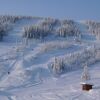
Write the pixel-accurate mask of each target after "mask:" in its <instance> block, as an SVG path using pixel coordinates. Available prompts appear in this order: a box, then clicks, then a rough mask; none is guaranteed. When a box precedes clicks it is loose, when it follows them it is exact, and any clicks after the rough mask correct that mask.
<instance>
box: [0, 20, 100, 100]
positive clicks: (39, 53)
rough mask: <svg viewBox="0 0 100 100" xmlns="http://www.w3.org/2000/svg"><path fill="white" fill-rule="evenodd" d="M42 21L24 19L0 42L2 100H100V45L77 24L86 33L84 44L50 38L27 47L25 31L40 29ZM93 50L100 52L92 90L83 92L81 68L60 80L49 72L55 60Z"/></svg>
mask: <svg viewBox="0 0 100 100" xmlns="http://www.w3.org/2000/svg"><path fill="white" fill-rule="evenodd" d="M42 20H43V19H38V18H37V19H36V18H32V19H31V18H29V19H28V18H27V19H24V18H23V19H21V20H19V21H17V22H16V23H15V24H14V25H13V29H12V30H10V31H9V32H8V33H7V34H8V35H7V36H5V37H4V39H3V41H2V42H0V100H100V59H99V58H100V41H99V40H96V38H95V36H94V35H93V34H90V33H86V28H85V27H84V25H82V23H80V22H78V23H79V25H78V27H80V29H81V30H82V31H84V32H83V33H82V38H81V40H80V41H81V42H80V41H76V40H75V39H74V38H73V37H69V38H68V37H67V38H59V37H52V36H47V37H45V41H41V40H38V39H36V40H35V39H30V40H28V44H27V45H26V44H25V43H24V39H23V37H22V32H23V30H22V29H23V27H25V26H27V25H37V24H38V23H40V22H42ZM93 46H95V48H99V53H98V54H99V55H98V57H97V58H96V59H97V61H96V62H93V64H92V63H91V64H90V65H89V71H90V74H91V80H92V81H93V84H94V86H93V89H92V90H90V91H88V92H87V91H82V87H81V84H80V82H81V74H82V72H83V68H82V67H81V66H78V67H76V68H71V69H70V70H67V71H65V72H64V73H62V74H60V75H58V76H57V77H56V76H54V74H53V73H52V71H51V70H50V64H51V63H52V62H53V61H54V58H55V57H60V58H64V57H66V56H67V55H69V56H70V55H71V54H72V55H75V54H76V53H78V52H82V51H83V50H85V49H89V48H90V49H89V50H91V48H92V47H93ZM81 55H82V54H81ZM82 56H83V55H82ZM66 62H67V61H66ZM79 65H80V64H79ZM72 67H74V66H72Z"/></svg>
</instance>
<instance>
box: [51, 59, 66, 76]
mask: <svg viewBox="0 0 100 100" xmlns="http://www.w3.org/2000/svg"><path fill="white" fill-rule="evenodd" d="M64 67H65V64H64V62H63V60H62V59H60V58H57V57H55V58H54V62H53V64H52V72H53V74H54V75H59V74H61V73H62V72H63V71H64Z"/></svg>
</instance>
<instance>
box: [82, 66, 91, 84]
mask: <svg viewBox="0 0 100 100" xmlns="http://www.w3.org/2000/svg"><path fill="white" fill-rule="evenodd" d="M88 80H90V73H89V71H88V66H87V65H85V66H84V71H83V73H82V82H85V83H87V82H88Z"/></svg>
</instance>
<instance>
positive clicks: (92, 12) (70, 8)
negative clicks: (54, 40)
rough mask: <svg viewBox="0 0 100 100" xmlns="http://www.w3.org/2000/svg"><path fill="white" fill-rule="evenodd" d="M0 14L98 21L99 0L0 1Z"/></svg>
mask: <svg viewBox="0 0 100 100" xmlns="http://www.w3.org/2000/svg"><path fill="white" fill-rule="evenodd" d="M0 14H1V15H2V14H13V15H33V16H42V17H49V16H50V17H55V18H62V19H65V18H70V19H75V20H84V19H93V20H99V19H100V0H0Z"/></svg>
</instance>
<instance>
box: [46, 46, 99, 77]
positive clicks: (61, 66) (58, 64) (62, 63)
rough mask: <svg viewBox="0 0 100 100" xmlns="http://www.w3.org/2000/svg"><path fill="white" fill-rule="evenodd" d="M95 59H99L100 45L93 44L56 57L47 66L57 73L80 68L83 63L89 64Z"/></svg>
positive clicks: (95, 60)
mask: <svg viewBox="0 0 100 100" xmlns="http://www.w3.org/2000/svg"><path fill="white" fill-rule="evenodd" d="M97 61H100V47H95V46H93V47H90V48H86V49H84V50H83V51H79V52H76V53H72V54H69V55H65V56H60V57H56V58H54V59H53V61H52V62H51V64H49V65H48V66H49V68H50V70H51V72H53V73H54V75H57V74H61V73H62V72H67V71H72V70H76V69H80V68H82V67H83V65H84V64H88V65H90V64H93V63H95V62H97Z"/></svg>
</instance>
